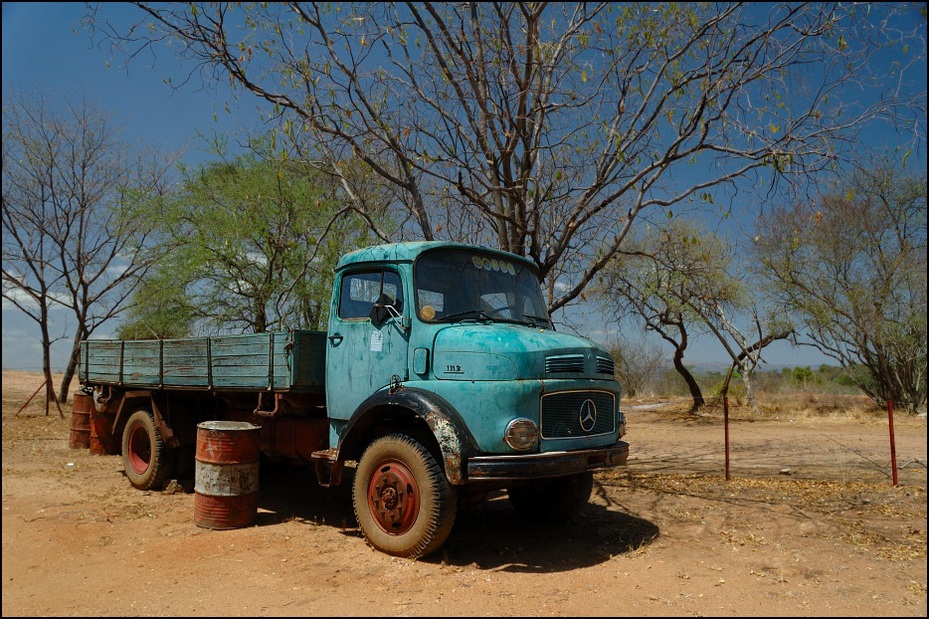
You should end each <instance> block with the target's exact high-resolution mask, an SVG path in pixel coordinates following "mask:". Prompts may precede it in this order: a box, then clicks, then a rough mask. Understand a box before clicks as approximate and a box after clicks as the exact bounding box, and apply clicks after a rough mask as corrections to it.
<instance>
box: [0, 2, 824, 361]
mask: <svg viewBox="0 0 929 619" xmlns="http://www.w3.org/2000/svg"><path fill="white" fill-rule="evenodd" d="M2 10H3V15H2V27H3V39H2V44H3V58H2V61H3V73H2V82H3V95H4V100H6V98H7V96H8V94H11V93H14V92H26V93H31V92H36V91H42V92H44V93H45V94H46V95H48V96H49V97H50V98H52V99H55V98H64V97H66V96H67V97H73V96H75V95H80V94H83V95H85V96H86V97H87V98H88V99H89V101H90V102H91V103H93V104H94V105H95V106H96V107H98V108H100V109H103V110H107V111H108V112H110V113H111V115H112V121H113V123H114V124H115V125H120V126H122V127H123V128H124V131H125V136H126V137H128V138H130V139H138V140H141V141H144V142H145V143H148V144H152V145H156V146H158V147H159V148H160V149H161V150H163V151H173V150H177V149H186V151H187V155H186V156H185V160H186V161H187V163H189V164H194V165H195V164H197V163H201V162H203V161H205V160H206V156H205V155H204V153H203V152H202V150H200V149H201V147H202V142H200V141H199V140H198V139H197V137H196V136H197V133H198V131H200V132H205V133H212V132H213V131H218V132H221V133H225V134H232V133H234V132H236V131H238V130H239V129H240V128H241V127H242V126H248V127H254V126H256V124H257V121H258V112H257V111H256V109H255V106H256V103H255V101H254V100H253V99H248V98H246V99H245V100H243V101H242V102H240V103H238V104H237V103H235V102H232V101H229V100H228V97H225V96H223V95H216V94H215V93H213V92H207V91H197V90H196V89H195V87H193V86H188V87H185V88H183V89H182V90H180V91H173V90H172V89H171V88H170V87H169V86H167V85H166V84H165V83H164V81H163V80H164V78H165V77H166V76H171V77H172V78H173V79H174V80H175V81H177V80H180V79H182V78H183V77H184V76H185V75H186V73H185V72H184V71H183V68H182V67H181V66H180V65H179V64H178V61H177V59H176V58H175V57H174V56H172V55H171V54H170V53H169V52H168V51H166V50H161V52H160V53H159V56H158V57H157V58H149V59H142V60H141V61H140V60H139V59H137V60H136V61H134V62H133V64H132V65H131V67H130V69H129V70H127V69H124V68H120V67H119V66H118V63H114V65H113V66H110V67H108V66H107V60H108V54H107V53H106V51H105V50H101V49H98V48H96V47H94V45H93V42H92V41H91V40H90V38H89V36H88V34H87V32H85V31H83V30H81V28H80V25H79V21H80V19H81V17H82V16H83V14H84V12H85V7H84V4H83V3H20V2H4V3H2ZM106 10H107V14H108V15H110V16H113V15H114V13H116V12H119V11H128V12H131V13H132V14H134V12H136V11H137V9H134V8H133V7H129V6H120V5H118V4H117V3H110V4H108V5H107V7H106ZM227 105H228V107H229V109H230V110H231V113H230V112H228V111H226V107H227ZM2 318H3V335H2V337H3V342H2V344H3V368H5V369H7V368H16V369H28V370H36V371H38V370H40V369H41V349H40V345H39V344H40V340H39V332H38V327H37V325H36V324H35V323H34V322H33V321H32V320H31V319H28V318H25V317H24V316H23V315H22V313H21V312H19V311H18V310H16V309H15V308H11V307H8V306H7V305H6V304H4V306H3V317H2ZM584 320H585V322H586V324H587V325H588V327H587V330H586V332H585V334H586V335H588V336H590V337H592V338H593V339H596V340H599V341H601V342H604V343H609V341H610V337H609V334H608V333H607V331H608V330H607V328H606V327H605V326H604V325H603V323H602V321H601V320H599V319H598V317H597V316H596V315H595V314H594V313H590V315H589V316H588V317H586V318H584ZM116 325H117V323H116V322H115V321H113V322H111V323H107V324H106V325H104V327H103V328H102V329H101V330H99V331H98V332H97V333H96V334H95V337H98V336H105V335H108V334H110V333H112V330H113V329H114V328H115V327H116ZM54 326H55V329H53V333H54V334H57V335H61V336H63V338H64V339H63V340H62V341H60V342H58V343H57V344H56V345H55V346H54V347H53V360H52V365H53V369H56V370H57V369H61V368H62V367H63V366H64V364H65V361H66V358H65V354H66V353H67V352H68V350H69V348H70V339H71V333H70V330H69V325H68V324H67V323H65V322H63V321H60V320H59V321H56V323H55V325H54ZM633 339H635V338H633ZM656 344H658V345H660V346H663V350H666V351H667V352H668V357H669V358H670V348H668V347H667V346H666V345H664V344H661V343H659V342H658V341H657V340H656ZM764 356H765V359H766V360H767V362H768V364H769V365H771V366H777V365H810V366H812V367H816V366H817V365H819V364H821V363H829V360H828V359H827V358H826V357H824V356H823V355H821V354H819V353H818V352H816V351H814V350H812V349H810V348H802V349H792V348H791V347H790V346H789V345H787V344H785V343H779V344H775V345H774V346H772V347H770V348H769V349H767V352H766V354H765V355H764ZM687 358H688V361H689V362H690V363H705V362H712V361H720V362H723V361H725V360H726V358H727V357H726V355H725V354H724V353H723V351H722V349H721V348H720V347H719V345H718V344H715V343H714V342H712V341H710V340H708V339H706V340H698V341H697V342H695V343H694V344H692V346H691V348H690V349H689V351H688V355H687Z"/></svg>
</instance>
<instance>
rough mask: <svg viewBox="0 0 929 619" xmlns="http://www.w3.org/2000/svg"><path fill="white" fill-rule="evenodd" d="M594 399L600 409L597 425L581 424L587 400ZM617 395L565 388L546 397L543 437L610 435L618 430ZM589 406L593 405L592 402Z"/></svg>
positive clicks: (541, 428)
mask: <svg viewBox="0 0 929 619" xmlns="http://www.w3.org/2000/svg"><path fill="white" fill-rule="evenodd" d="M588 400H590V402H592V403H593V405H594V407H595V408H596V420H595V421H594V423H593V427H591V428H589V429H588V430H585V429H584V428H583V427H582V426H581V415H582V413H585V412H587V411H582V407H583V405H584V403H585V402H587V401H588ZM614 400H615V399H614V397H613V394H612V393H610V392H609V391H564V392H560V393H549V394H547V395H544V396H542V414H541V416H540V422H541V423H540V429H539V430H540V434H541V436H542V438H543V439H558V438H582V437H587V436H597V435H599V434H609V433H611V432H614V431H615V430H616V418H615V413H614V411H615V410H616V407H615V406H614ZM588 408H589V405H588Z"/></svg>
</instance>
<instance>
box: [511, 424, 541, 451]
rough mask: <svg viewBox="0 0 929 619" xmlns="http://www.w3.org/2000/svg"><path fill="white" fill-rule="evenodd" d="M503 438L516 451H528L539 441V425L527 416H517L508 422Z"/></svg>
mask: <svg viewBox="0 0 929 619" xmlns="http://www.w3.org/2000/svg"><path fill="white" fill-rule="evenodd" d="M503 440H504V441H506V444H507V445H509V446H510V447H512V448H513V449H515V450H516V451H528V450H529V449H532V448H533V447H535V446H536V444H537V443H538V442H539V427H538V426H537V425H535V422H534V421H532V420H531V419H526V418H525V417H517V418H516V419H513V420H512V421H510V423H508V424H506V431H505V432H504V433H503Z"/></svg>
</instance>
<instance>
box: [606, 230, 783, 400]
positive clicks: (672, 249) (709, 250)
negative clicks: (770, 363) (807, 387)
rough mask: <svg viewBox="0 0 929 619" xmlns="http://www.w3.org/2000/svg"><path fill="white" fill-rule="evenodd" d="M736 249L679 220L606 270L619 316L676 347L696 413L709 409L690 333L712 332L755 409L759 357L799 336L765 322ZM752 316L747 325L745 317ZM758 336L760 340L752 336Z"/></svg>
mask: <svg viewBox="0 0 929 619" xmlns="http://www.w3.org/2000/svg"><path fill="white" fill-rule="evenodd" d="M739 265H745V262H744V261H742V260H739V259H736V254H735V249H734V247H733V246H732V245H730V244H728V243H727V242H725V241H724V239H721V238H719V237H718V236H716V235H715V234H711V233H709V232H707V231H705V230H704V229H703V228H702V227H701V226H699V225H697V224H694V223H691V222H688V221H687V220H684V219H674V220H672V221H671V222H669V223H668V224H667V225H665V226H664V227H663V228H660V229H659V228H651V229H649V230H648V231H647V232H646V233H645V234H643V235H641V236H640V237H638V238H633V239H631V240H630V241H629V242H628V243H627V246H626V247H625V248H624V249H622V250H621V251H620V253H619V256H618V257H617V259H615V260H614V261H613V263H612V264H611V265H609V266H608V267H607V269H606V270H605V272H604V277H603V282H602V284H601V287H600V289H601V293H602V294H603V295H604V296H605V297H606V299H607V300H608V303H610V304H612V305H613V306H614V307H615V308H616V313H614V316H615V317H616V318H622V317H624V316H628V315H630V314H635V315H637V316H638V317H639V318H640V319H641V320H643V321H644V322H645V325H646V329H647V330H653V331H655V332H656V333H658V334H659V335H661V336H662V338H664V339H665V340H666V341H668V342H669V343H670V344H671V345H672V346H674V367H675V369H676V370H677V371H678V373H679V374H680V375H681V376H682V377H683V378H684V381H685V382H686V383H687V386H688V388H689V389H690V393H691V396H692V398H693V407H692V410H696V409H698V408H699V407H700V406H702V405H703V404H704V399H703V394H702V391H701V390H700V387H699V385H698V384H697V381H696V380H695V379H694V377H693V375H692V374H691V373H690V371H689V370H688V369H687V368H686V366H685V365H684V363H683V357H684V351H685V350H686V348H687V345H688V341H689V337H688V334H689V333H690V332H697V333H709V334H710V335H712V336H713V337H714V338H715V339H716V341H718V342H719V343H720V345H721V346H722V347H723V349H724V350H725V351H726V353H727V354H728V355H729V358H730V362H731V363H732V367H733V369H736V370H738V371H739V373H740V375H741V376H742V381H743V383H744V384H745V391H746V395H747V396H748V398H749V401H750V403H751V405H752V407H753V408H754V407H756V406H757V404H756V400H755V395H754V390H753V389H752V382H751V376H752V373H753V372H754V371H755V369H756V368H757V367H758V365H759V363H761V361H762V359H761V352H762V349H764V347H765V346H767V345H768V344H770V343H771V342H774V341H776V340H780V339H785V338H787V337H789V336H790V335H791V334H792V333H793V328H792V326H791V325H789V324H787V323H785V322H783V321H779V320H777V319H776V318H774V317H773V316H772V317H768V318H765V319H762V318H761V316H760V315H759V312H758V310H757V306H756V305H755V302H754V298H755V296H756V292H755V291H753V290H751V289H750V288H749V287H747V286H746V285H745V283H744V280H745V278H746V276H747V275H748V272H747V271H748V270H747V269H745V268H740V267H739ZM745 317H748V326H747V327H746V326H744V325H743V324H742V323H741V319H743V318H745ZM753 338H754V339H753Z"/></svg>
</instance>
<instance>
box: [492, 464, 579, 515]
mask: <svg viewBox="0 0 929 619" xmlns="http://www.w3.org/2000/svg"><path fill="white" fill-rule="evenodd" d="M593 487H594V474H593V473H592V472H591V471H587V472H586V473H577V474H575V475H568V476H566V477H555V478H553V479H543V480H538V481H531V482H526V483H525V484H523V485H519V486H514V487H511V488H508V489H507V495H508V496H509V499H510V503H511V504H512V505H513V507H514V508H516V511H517V512H519V514H520V515H521V516H522V517H524V518H526V519H527V520H531V521H535V522H545V523H549V524H559V523H562V522H566V521H568V520H570V519H571V518H573V517H574V516H576V515H577V514H578V513H579V512H580V511H581V509H582V508H583V507H584V506H585V505H587V501H589V500H590V495H591V493H592V492H593Z"/></svg>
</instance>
